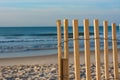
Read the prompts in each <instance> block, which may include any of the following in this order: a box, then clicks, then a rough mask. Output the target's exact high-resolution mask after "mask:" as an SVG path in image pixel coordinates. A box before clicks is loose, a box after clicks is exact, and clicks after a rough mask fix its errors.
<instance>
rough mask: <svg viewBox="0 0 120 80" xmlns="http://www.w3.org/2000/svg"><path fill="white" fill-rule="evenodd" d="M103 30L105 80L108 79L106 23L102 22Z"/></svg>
mask: <svg viewBox="0 0 120 80" xmlns="http://www.w3.org/2000/svg"><path fill="white" fill-rule="evenodd" d="M103 29H104V69H105V79H106V80H108V79H109V74H108V73H109V72H108V69H109V67H108V63H109V61H108V22H107V21H104V22H103Z"/></svg>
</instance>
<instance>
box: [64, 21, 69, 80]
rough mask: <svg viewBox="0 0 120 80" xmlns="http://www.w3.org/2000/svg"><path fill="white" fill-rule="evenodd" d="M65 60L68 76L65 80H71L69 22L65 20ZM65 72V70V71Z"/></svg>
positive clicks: (66, 75)
mask: <svg viewBox="0 0 120 80" xmlns="http://www.w3.org/2000/svg"><path fill="white" fill-rule="evenodd" d="M64 58H65V59H66V60H67V61H66V63H67V64H66V66H65V67H66V69H67V70H66V74H65V73H64V74H65V75H64V76H65V77H66V78H65V80H69V64H68V63H69V51H68V20H67V19H65V20H64ZM63 71H64V70H63Z"/></svg>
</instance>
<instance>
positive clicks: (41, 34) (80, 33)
mask: <svg viewBox="0 0 120 80" xmlns="http://www.w3.org/2000/svg"><path fill="white" fill-rule="evenodd" d="M61 35H64V33H61ZM68 35H69V36H71V35H73V33H68ZM79 35H84V32H79ZM90 35H94V33H93V32H90ZM0 36H57V33H40V34H39V33H37V34H3V35H0Z"/></svg>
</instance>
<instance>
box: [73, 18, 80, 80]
mask: <svg viewBox="0 0 120 80" xmlns="http://www.w3.org/2000/svg"><path fill="white" fill-rule="evenodd" d="M78 36H79V35H78V20H77V19H74V20H73V43H74V68H75V80H80V54H79V40H78Z"/></svg>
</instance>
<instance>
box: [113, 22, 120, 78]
mask: <svg viewBox="0 0 120 80" xmlns="http://www.w3.org/2000/svg"><path fill="white" fill-rule="evenodd" d="M112 46H113V66H114V78H115V80H118V78H119V77H118V75H119V74H118V53H117V39H116V24H115V23H113V24H112Z"/></svg>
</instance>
